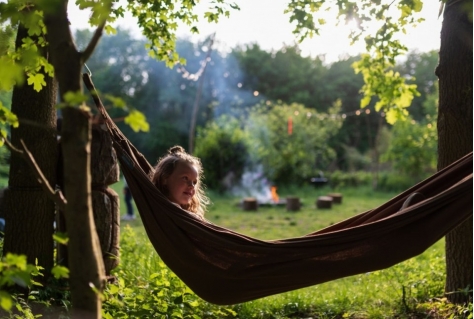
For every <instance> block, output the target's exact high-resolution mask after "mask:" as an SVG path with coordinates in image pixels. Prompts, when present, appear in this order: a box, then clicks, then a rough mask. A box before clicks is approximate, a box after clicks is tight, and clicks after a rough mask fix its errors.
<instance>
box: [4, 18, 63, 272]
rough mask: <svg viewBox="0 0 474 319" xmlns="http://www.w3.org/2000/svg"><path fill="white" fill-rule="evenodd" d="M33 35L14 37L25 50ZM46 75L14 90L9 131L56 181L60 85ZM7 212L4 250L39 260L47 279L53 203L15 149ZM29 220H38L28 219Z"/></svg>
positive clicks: (21, 29)
mask: <svg viewBox="0 0 474 319" xmlns="http://www.w3.org/2000/svg"><path fill="white" fill-rule="evenodd" d="M30 36H31V33H29V32H28V29H27V28H26V27H25V25H23V24H20V25H19V26H18V31H17V36H16V41H15V47H16V49H17V50H21V48H22V47H24V44H25V42H27V39H29V37H30ZM40 52H41V55H42V57H44V58H46V57H47V56H48V48H47V47H44V48H41V49H40ZM43 76H44V74H43ZM44 77H45V80H46V81H47V82H46V83H45V84H46V86H45V88H44V90H41V91H39V92H37V90H35V89H34V87H33V86H31V85H27V84H26V83H23V85H17V86H15V88H14V89H13V95H12V112H13V113H15V114H16V116H18V118H19V121H20V124H21V125H19V126H18V127H17V128H15V127H14V128H12V129H11V141H12V143H13V144H14V145H17V146H20V145H21V141H23V142H24V143H26V145H28V146H29V149H30V151H31V152H32V153H33V154H34V155H35V157H36V162H37V164H38V165H39V167H41V169H42V171H43V173H44V175H45V177H46V178H47V179H48V180H49V181H50V183H52V185H55V184H56V167H57V154H58V143H57V132H56V109H55V104H56V100H57V87H56V83H55V81H54V80H53V78H51V77H49V76H44ZM25 194H28V196H25ZM4 211H5V240H4V245H3V253H4V254H6V253H8V252H11V253H15V254H23V255H26V256H27V257H28V258H27V261H28V263H31V264H35V261H36V260H37V261H38V263H39V264H40V265H41V266H42V267H43V268H44V270H45V272H46V274H45V277H43V279H47V278H48V277H49V275H50V274H51V269H52V268H53V265H54V255H53V253H54V250H53V248H54V247H53V237H52V234H53V223H54V217H55V215H54V213H55V206H54V202H53V201H52V200H51V199H50V198H48V196H47V194H46V193H45V192H44V191H43V190H42V188H41V187H40V185H39V184H38V182H37V180H36V177H35V175H34V173H33V172H32V171H31V169H30V167H29V164H28V163H27V162H26V161H25V160H24V158H23V157H22V156H21V155H20V154H19V153H17V152H13V153H12V154H11V160H10V172H9V180H8V188H7V189H6V191H5V195H4ZM33 212H34V217H32V215H33ZM29 219H33V220H34V222H31V223H30V222H25V221H27V220H29ZM14 234H22V235H21V236H14Z"/></svg>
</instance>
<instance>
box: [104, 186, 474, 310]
mask: <svg viewBox="0 0 474 319" xmlns="http://www.w3.org/2000/svg"><path fill="white" fill-rule="evenodd" d="M113 188H115V189H116V190H117V192H118V193H119V194H121V184H119V183H118V184H115V185H114V186H113ZM337 191H338V192H340V193H342V194H343V200H342V204H337V205H336V204H333V206H332V208H331V209H317V208H316V206H315V202H316V199H317V197H318V196H321V195H325V194H327V193H329V192H332V190H330V189H328V188H321V189H315V188H312V187H309V186H308V187H302V188H299V189H289V190H285V189H282V190H279V195H280V198H285V197H286V196H298V197H300V199H301V201H302V202H303V206H302V208H301V210H299V211H297V212H288V211H286V208H285V206H269V207H259V208H258V210H257V211H244V210H243V209H242V207H241V206H239V203H240V202H241V200H242V198H238V197H233V196H230V195H219V194H216V193H213V192H209V194H208V195H209V197H210V199H211V200H212V205H211V206H210V207H209V211H208V212H207V214H206V218H208V219H209V220H210V221H212V222H213V223H215V224H218V225H220V226H223V227H226V228H230V229H232V230H234V231H237V232H240V233H243V234H245V235H248V236H252V237H256V238H259V239H281V238H289V237H296V236H302V235H305V234H308V233H311V232H314V231H317V230H319V229H322V228H324V227H326V226H329V225H331V224H334V223H337V222H339V221H341V220H343V219H346V218H349V217H351V216H354V215H355V214H358V213H362V212H365V211H367V210H369V209H373V208H375V207H377V206H379V205H381V204H382V203H384V202H386V201H388V200H389V199H391V198H393V197H394V196H395V195H396V194H395V193H381V192H374V191H372V190H371V189H369V188H358V189H345V190H337ZM121 207H122V211H123V212H122V214H124V213H125V211H124V208H123V207H125V206H124V204H123V200H122V205H121ZM122 247H123V250H122V257H121V260H122V263H121V266H120V267H119V270H118V273H120V274H121V276H122V277H123V279H124V282H125V283H127V282H129V284H130V285H132V286H134V285H135V282H137V280H138V281H140V280H143V282H144V283H146V282H147V278H149V277H150V276H151V277H154V276H157V275H156V274H162V273H163V272H166V273H168V272H169V270H168V269H167V268H166V266H164V265H163V264H162V262H161V261H160V259H159V257H158V255H157V254H156V252H155V251H154V250H153V248H152V247H151V244H150V243H149V242H148V240H147V237H146V235H145V233H144V230H143V225H142V224H141V220H140V218H137V220H134V221H127V222H122ZM137 256H143V258H142V257H140V258H137ZM132 269H133V273H132ZM170 276H171V275H170ZM172 278H174V277H172ZM444 279H445V269H444V240H440V241H439V242H438V243H436V244H435V245H433V246H432V247H430V248H429V249H427V250H426V251H425V252H424V253H423V254H421V255H420V256H417V257H415V258H412V259H409V260H407V261H405V262H402V263H400V264H397V265H395V266H394V267H391V268H388V269H385V270H381V271H375V272H370V273H365V274H360V275H356V276H351V277H347V278H342V279H339V280H335V281H331V282H328V283H324V284H320V285H316V286H312V287H308V288H304V289H299V290H295V291H291V292H287V293H283V294H279V295H275V296H270V297H266V298H261V299H258V300H255V301H251V302H246V303H242V304H238V305H231V306H228V307H217V306H215V305H211V304H208V303H206V302H205V301H203V300H201V299H200V298H199V297H197V296H194V297H192V298H195V299H193V300H194V301H195V302H196V304H199V305H200V306H196V307H195V308H194V309H192V311H191V313H192V316H194V317H195V318H221V317H222V318H443V317H439V316H438V317H435V316H432V317H430V316H429V315H427V313H428V312H429V311H432V309H431V308H432V303H430V302H431V301H432V300H434V299H433V298H441V297H442V294H443V286H444ZM173 280H178V281H179V279H177V278H174V279H173ZM168 282H175V281H172V280H171V279H168ZM175 284H176V285H177V287H180V288H176V290H182V289H185V288H183V286H184V284H182V283H180V284H177V283H175ZM125 285H126V284H125ZM144 285H147V286H148V285H149V283H146V284H144ZM131 289H133V288H131ZM170 290H173V289H171V288H170ZM189 298H191V297H189ZM430 300H431V301H430ZM427 302H428V306H427V305H426V303H427ZM430 307H431V308H430ZM471 309H472V304H471ZM111 311H112V310H111ZM183 311H184V310H183ZM112 312H113V311H112ZM216 314H219V315H216ZM437 314H438V315H439V313H437ZM192 316H189V318H192ZM184 317H186V316H184ZM124 318H125V317H124ZM453 318H457V317H456V316H454V317H453Z"/></svg>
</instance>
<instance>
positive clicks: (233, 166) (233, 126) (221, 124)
mask: <svg viewBox="0 0 474 319" xmlns="http://www.w3.org/2000/svg"><path fill="white" fill-rule="evenodd" d="M194 155H196V156H197V157H199V158H200V159H201V161H202V165H203V167H204V176H205V184H206V185H207V186H208V187H209V188H212V189H214V190H217V191H224V190H226V189H228V188H230V186H232V185H233V184H234V182H235V181H239V180H240V178H241V176H242V174H243V171H244V167H245V164H246V163H247V158H248V138H247V135H246V133H245V132H244V131H243V130H242V129H241V128H240V124H239V122H238V120H237V119H235V118H229V117H227V116H225V115H224V116H222V117H220V118H218V119H217V120H216V121H214V122H211V123H209V124H207V125H206V126H205V127H204V128H201V129H199V130H198V135H197V138H196V149H195V152H194Z"/></svg>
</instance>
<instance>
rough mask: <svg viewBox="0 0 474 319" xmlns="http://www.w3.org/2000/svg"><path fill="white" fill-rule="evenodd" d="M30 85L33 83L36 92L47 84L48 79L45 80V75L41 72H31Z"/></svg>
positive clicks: (29, 76)
mask: <svg viewBox="0 0 474 319" xmlns="http://www.w3.org/2000/svg"><path fill="white" fill-rule="evenodd" d="M28 85H33V89H34V90H35V91H36V92H39V91H41V89H42V88H43V86H46V81H45V80H44V75H43V74H41V73H36V74H33V73H30V74H29V75H28Z"/></svg>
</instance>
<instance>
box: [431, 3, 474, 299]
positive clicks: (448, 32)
mask: <svg viewBox="0 0 474 319" xmlns="http://www.w3.org/2000/svg"><path fill="white" fill-rule="evenodd" d="M469 2H470V3H471V4H472V1H464V0H463V1H458V0H449V1H447V3H446V7H445V11H444V20H443V26H442V30H441V48H440V52H439V65H438V67H437V69H436V75H437V76H438V78H439V114H438V138H439V140H438V169H441V168H443V167H445V166H447V165H449V164H450V163H452V162H454V161H455V160H457V159H458V158H460V157H461V156H463V155H465V154H467V153H469V152H471V151H472V143H473V138H472V134H473V131H472V116H473V114H472V98H473V92H472V81H473V74H472V67H473V56H472V21H471V20H470V19H469V17H468V12H467V11H466V8H468V7H466V5H467V4H468V3H469ZM471 10H472V7H471ZM468 209H472V205H471V207H470V208H468ZM455 213H456V212H453V214H455ZM472 223H473V220H472V218H471V219H469V220H467V221H466V222H464V223H463V224H461V225H459V226H458V227H457V228H456V229H454V230H453V231H452V232H450V233H449V234H448V235H447V236H446V287H445V291H446V296H447V298H448V299H449V300H450V301H452V302H455V303H463V302H466V301H468V300H469V298H470V300H471V301H472V285H473V277H472V267H473V264H472V258H473V255H472V249H473V245H472V237H473V233H472ZM466 288H467V290H470V293H466V292H464V293H462V292H460V290H463V289H466Z"/></svg>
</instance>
